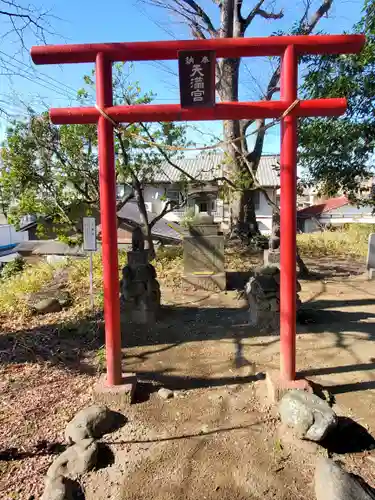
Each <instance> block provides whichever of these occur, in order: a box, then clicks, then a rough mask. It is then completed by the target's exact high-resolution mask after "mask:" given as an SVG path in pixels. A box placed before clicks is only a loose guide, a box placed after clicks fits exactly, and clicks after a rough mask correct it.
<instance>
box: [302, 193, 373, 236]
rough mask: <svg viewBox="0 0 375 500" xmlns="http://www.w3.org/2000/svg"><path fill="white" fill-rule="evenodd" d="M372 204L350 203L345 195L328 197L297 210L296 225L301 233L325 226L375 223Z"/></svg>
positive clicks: (319, 229) (318, 229)
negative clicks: (357, 204) (358, 205)
mask: <svg viewBox="0 0 375 500" xmlns="http://www.w3.org/2000/svg"><path fill="white" fill-rule="evenodd" d="M373 209H374V207H373V206H372V205H367V206H360V207H357V206H356V205H352V204H351V203H350V201H349V200H348V198H347V197H346V196H339V197H336V198H329V199H328V200H324V201H321V202H320V203H317V204H315V205H312V206H310V207H306V208H303V209H301V210H298V212H297V227H298V230H299V231H301V232H303V233H312V232H314V231H321V230H322V229H324V228H326V227H327V226H342V225H344V224H353V223H357V224H375V217H374V215H373Z"/></svg>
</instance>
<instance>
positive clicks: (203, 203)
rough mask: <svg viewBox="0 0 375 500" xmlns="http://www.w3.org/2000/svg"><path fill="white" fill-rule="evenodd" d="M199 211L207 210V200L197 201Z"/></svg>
mask: <svg viewBox="0 0 375 500" xmlns="http://www.w3.org/2000/svg"><path fill="white" fill-rule="evenodd" d="M199 211H200V212H208V202H207V201H202V202H201V203H199Z"/></svg>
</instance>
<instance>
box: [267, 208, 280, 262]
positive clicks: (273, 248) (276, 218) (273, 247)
mask: <svg viewBox="0 0 375 500" xmlns="http://www.w3.org/2000/svg"><path fill="white" fill-rule="evenodd" d="M272 264H277V265H279V264H280V213H279V211H278V210H275V209H274V210H273V212H272V232H271V237H270V242H269V248H268V250H264V265H265V266H268V265H272Z"/></svg>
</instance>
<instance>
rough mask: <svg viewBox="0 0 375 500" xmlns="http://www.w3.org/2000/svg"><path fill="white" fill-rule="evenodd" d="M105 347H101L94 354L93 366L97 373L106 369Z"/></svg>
mask: <svg viewBox="0 0 375 500" xmlns="http://www.w3.org/2000/svg"><path fill="white" fill-rule="evenodd" d="M105 352H106V351H105V346H104V345H102V346H101V347H100V348H99V349H98V350H97V351H96V354H95V364H96V368H97V370H98V372H99V373H103V372H104V371H105V368H106V355H105Z"/></svg>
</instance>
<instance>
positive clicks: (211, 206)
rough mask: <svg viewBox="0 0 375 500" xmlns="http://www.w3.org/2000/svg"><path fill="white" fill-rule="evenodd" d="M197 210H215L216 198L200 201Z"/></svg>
mask: <svg viewBox="0 0 375 500" xmlns="http://www.w3.org/2000/svg"><path fill="white" fill-rule="evenodd" d="M198 206H199V212H208V211H210V212H216V210H217V200H207V201H201V202H200V203H199V204H198Z"/></svg>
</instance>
